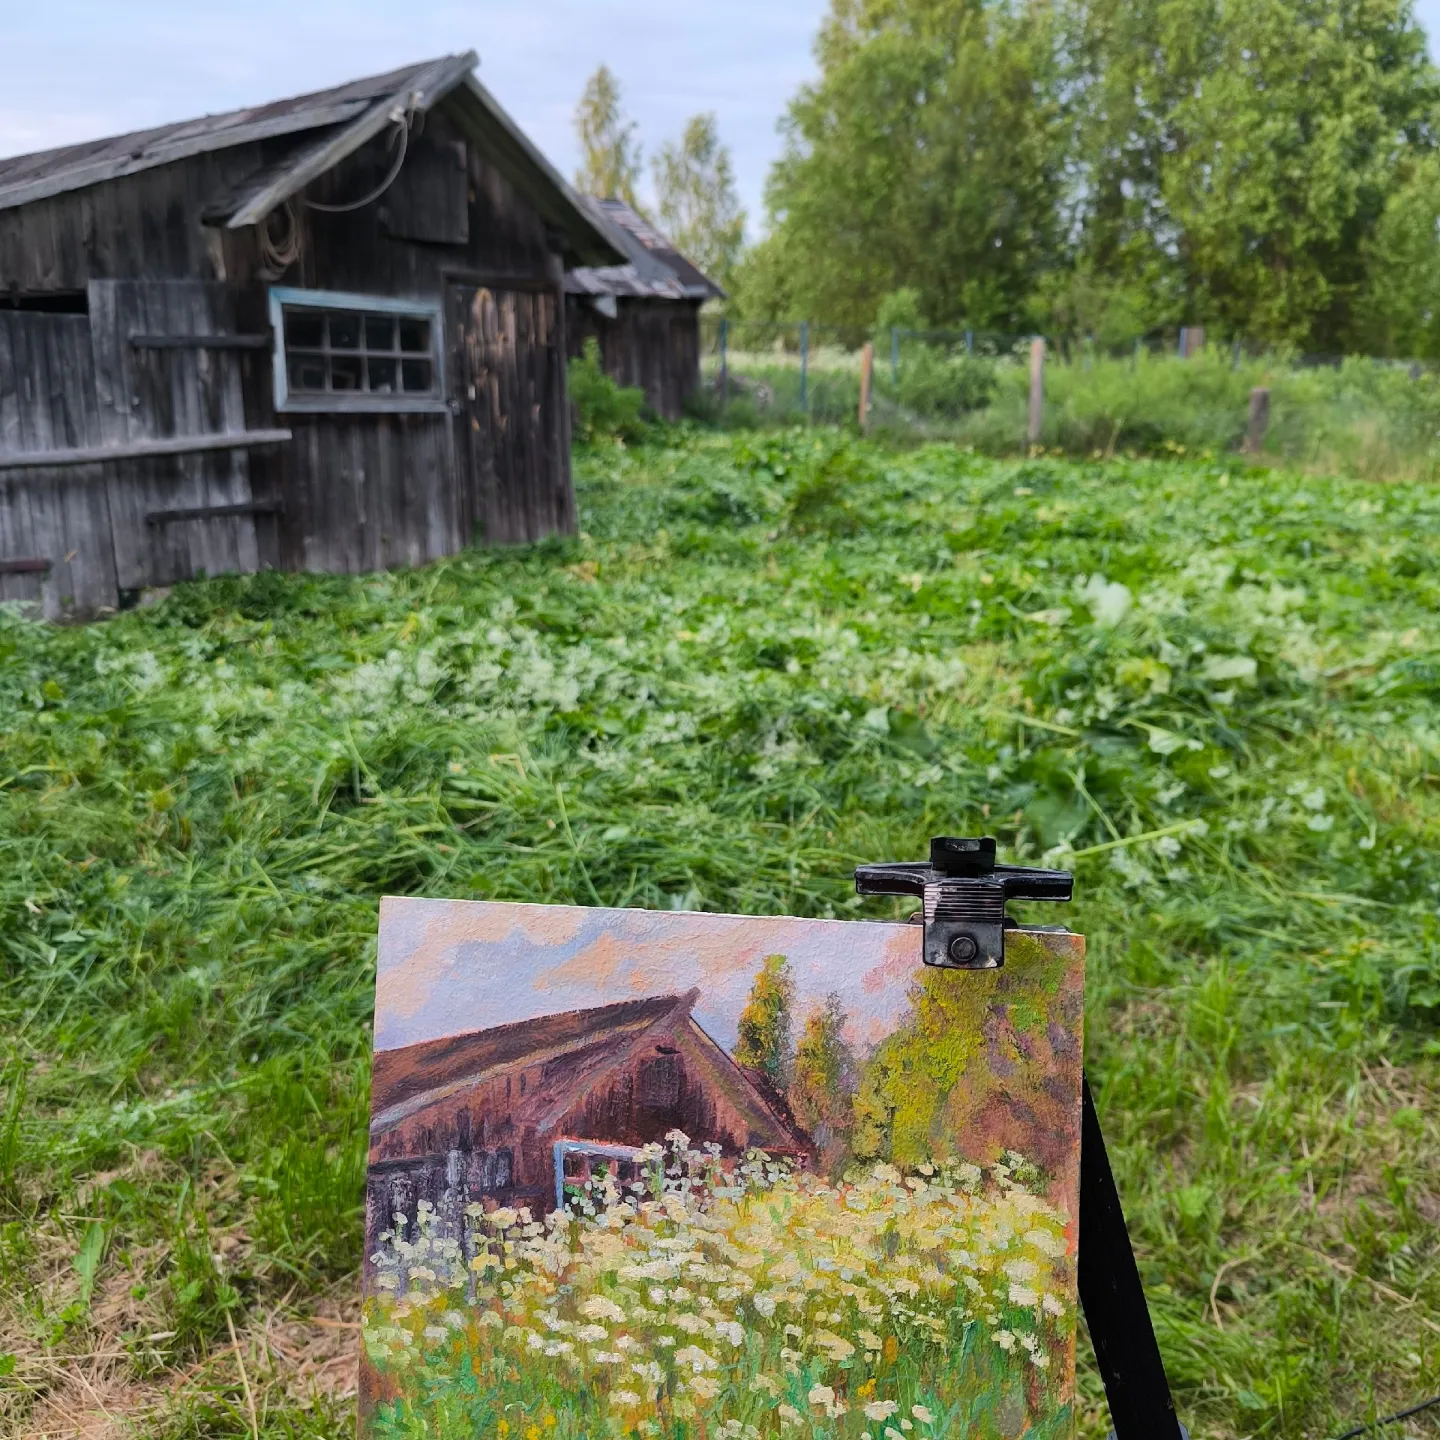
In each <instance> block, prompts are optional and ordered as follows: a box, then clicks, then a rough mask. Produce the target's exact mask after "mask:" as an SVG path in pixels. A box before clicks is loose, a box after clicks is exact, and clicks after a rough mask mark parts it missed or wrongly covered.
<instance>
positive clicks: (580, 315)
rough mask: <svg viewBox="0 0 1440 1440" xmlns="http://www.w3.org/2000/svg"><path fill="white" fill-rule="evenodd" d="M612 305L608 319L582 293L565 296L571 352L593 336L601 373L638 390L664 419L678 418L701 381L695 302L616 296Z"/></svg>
mask: <svg viewBox="0 0 1440 1440" xmlns="http://www.w3.org/2000/svg"><path fill="white" fill-rule="evenodd" d="M616 309H617V313H616V316H615V319H613V320H611V319H608V318H607V317H606V316H604V315H601V314H600V313H599V311H597V310H596V309H595V307H594V306H593V305H592V304H590V303H589V300H588V298H587V297H586V296H582V295H570V296H567V297H566V319H567V322H568V326H569V334H568V349H569V353H570V355H571V356H578V355H580V354H581V353H582V352H583V351H584V348H585V341H586V340H587V339H589V338H591V337H593V338H594V339H595V340H597V341H598V342H599V345H600V359H601V364H602V366H603V367H604V370H605V373H606V374H607V375H608V376H609V377H610V378H611V379H612V380H614V381H615V383H616V384H617V385H631V386H635V387H636V388H638V389H640V390H643V391H644V392H645V403H646V405H647V406H648V407H649V409H650V410H651V411H653V412H654V413H655V414H656V415H658V416H660V417H661V418H662V419H665V420H679V419H680V418H681V417H682V416H683V415H684V413H685V402H686V400H687V399H688V398H689V396H690V394H691V392H692V391H693V390H694V389H695V387H696V386H697V385H698V384H699V383H700V305H699V302H698V301H693V300H652V299H644V298H640V297H627V296H621V297H618V298H617V299H616Z"/></svg>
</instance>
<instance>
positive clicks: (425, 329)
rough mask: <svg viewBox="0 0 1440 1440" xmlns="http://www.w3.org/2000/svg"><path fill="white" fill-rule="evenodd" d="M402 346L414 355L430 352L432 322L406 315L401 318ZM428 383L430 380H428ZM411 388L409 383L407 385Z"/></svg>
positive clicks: (407, 387)
mask: <svg viewBox="0 0 1440 1440" xmlns="http://www.w3.org/2000/svg"><path fill="white" fill-rule="evenodd" d="M400 348H401V349H402V350H408V351H409V352H410V353H411V354H412V355H417V354H418V355H428V354H429V353H430V322H429V321H428V320H419V319H416V318H415V317H414V316H410V315H406V316H403V317H402V318H401V320H400ZM427 384H428V382H427ZM405 388H406V389H407V390H408V389H409V388H410V387H409V386H408V385H407V386H406V387H405Z"/></svg>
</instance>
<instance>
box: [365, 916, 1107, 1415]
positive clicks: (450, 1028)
mask: <svg viewBox="0 0 1440 1440" xmlns="http://www.w3.org/2000/svg"><path fill="white" fill-rule="evenodd" d="M920 941H921V930H920V928H919V927H918V926H909V925H893V924H878V923H870V922H865V921H831V920H803V919H792V918H784V917H781V918H752V917H745V916H732V915H704V914H682V913H673V912H650V911H638V910H603V909H586V908H581V907H568V906H540V905H515V904H499V903H471V902H463V901H456V902H448V901H434V900H386V901H385V902H384V903H383V905H382V909H381V919H380V954H379V967H378V974H377V983H376V1013H375V1059H374V1071H373V1091H372V1102H371V1104H372V1112H371V1128H370V1152H369V1171H368V1182H367V1203H366V1227H367V1235H366V1241H367V1244H366V1263H365V1307H364V1323H363V1328H362V1342H361V1343H362V1354H361V1375H362V1389H361V1393H362V1405H361V1411H362V1413H361V1435H362V1436H364V1437H369V1440H380V1437H385V1440H390V1437H395V1440H399V1437H409V1436H416V1437H418V1436H421V1435H424V1436H427V1437H438V1440H450V1437H454V1440H460V1437H466V1440H469V1437H472V1436H484V1437H487V1440H489V1437H497V1440H596V1437H605V1436H613V1437H616V1440H622V1437H636V1440H722V1437H725V1440H731V1437H733V1440H760V1437H776V1440H802V1437H811V1436H814V1437H820V1436H824V1437H833V1440H842V1437H844V1440H861V1437H866V1440H928V1437H930V1436H941V1435H945V1436H953V1435H965V1436H973V1437H984V1440H990V1437H994V1440H1001V1437H1019V1436H1032V1437H1044V1440H1061V1437H1070V1436H1073V1434H1074V1429H1075V1415H1074V1380H1075V1373H1074V1371H1075V1364H1074V1356H1075V1320H1076V1304H1077V1298H1076V1268H1075V1260H1076V1245H1077V1240H1078V1213H1079V1212H1078V1183H1079V1159H1080V1093H1081V1092H1080V1086H1081V1074H1080V1065H1081V1018H1082V1011H1083V992H1084V975H1083V963H1084V962H1083V954H1084V947H1083V942H1082V941H1081V939H1080V938H1079V937H1078V936H1075V935H1070V934H1066V933H1063V932H1053V931H1045V932H1042V931H1025V930H1019V931H1011V932H1010V933H1009V935H1008V937H1007V944H1006V960H1005V964H1004V966H1003V967H1002V968H1001V969H999V970H994V971H985V972H979V971H964V972H962V971H938V970H927V969H925V968H924V967H923V966H922V965H921V963H920Z"/></svg>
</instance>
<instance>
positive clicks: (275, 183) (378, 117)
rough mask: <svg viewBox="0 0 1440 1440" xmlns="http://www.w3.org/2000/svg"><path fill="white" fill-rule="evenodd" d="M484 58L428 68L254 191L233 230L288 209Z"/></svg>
mask: <svg viewBox="0 0 1440 1440" xmlns="http://www.w3.org/2000/svg"><path fill="white" fill-rule="evenodd" d="M479 58H480V57H479V56H478V55H476V53H475V52H474V51H473V50H467V51H466V52H465V53H464V54H463V55H449V56H446V58H445V59H444V60H437V61H436V62H435V63H434V64H433V65H430V66H427V67H426V68H425V69H424V70H422V71H421V72H420V73H419V74H418V75H417V76H415V78H414V79H413V80H412V81H410V83H409V84H408V85H405V86H403V87H402V88H401V89H399V90H396V91H395V92H394V93H393V94H390V95H387V96H385V98H384V99H382V100H380V101H378V102H377V103H376V104H374V105H372V106H371V107H370V108H369V109H368V110H367V111H366V112H365V113H364V114H363V115H361V116H360V117H359V118H358V119H357V120H354V121H352V122H351V123H350V124H349V125H347V126H346V127H345V128H344V129H343V130H341V131H340V133H339V134H338V135H331V136H329V137H327V138H325V139H323V140H321V141H320V142H319V143H318V144H316V145H312V146H311V147H310V149H308V150H306V151H305V152H304V153H303V154H301V155H300V156H299V157H298V158H297V159H296V161H295V162H294V164H292V165H290V166H288V167H286V168H285V169H284V170H282V171H281V172H280V173H279V174H278V175H275V176H274V177H273V178H272V179H271V180H269V181H268V182H267V183H266V184H264V185H262V186H261V187H260V189H259V190H256V191H255V192H254V193H252V194H251V195H250V196H249V197H248V198H247V199H245V200H244V201H243V202H242V203H241V205H240V208H239V209H238V210H236V211H235V213H234V214H233V215H232V216H231V217H230V219H229V220H228V222H227V227H228V228H229V229H231V230H240V229H243V228H244V227H245V226H247V225H258V224H259V223H260V221H262V220H263V219H264V218H265V217H266V216H267V215H268V214H269V213H270V212H271V211H272V210H273V209H274V208H275V207H276V206H277V205H283V204H284V203H285V201H286V200H288V199H289V198H290V197H291V196H292V195H294V194H296V193H297V192H298V191H300V190H303V189H304V188H305V187H306V186H307V185H309V184H310V183H311V182H312V181H314V180H318V179H319V178H320V176H322V175H323V174H324V173H325V172H326V171H327V170H331V169H333V168H334V167H335V166H336V165H338V164H339V163H340V162H341V161H342V160H344V159H345V158H346V157H347V156H349V155H353V154H354V153H355V151H357V150H358V149H359V148H360V147H361V146H362V145H364V144H365V143H366V141H368V140H372V139H373V138H374V137H375V136H376V135H378V134H379V133H380V132H381V131H382V130H383V129H384V128H385V127H386V126H387V125H390V124H393V123H394V121H395V120H396V118H397V111H398V112H399V115H404V113H405V112H406V111H407V110H412V109H413V110H416V111H425V110H428V109H429V108H430V107H431V106H432V105H433V104H434V103H435V102H436V101H437V100H440V99H441V98H443V97H444V96H445V95H446V94H448V93H449V91H451V90H452V89H454V88H455V86H456V85H457V84H459V82H460V81H461V80H463V79H464V77H465V76H466V75H468V74H469V73H470V72H471V71H472V70H473V69H474V68H475V66H476V64H478V63H479Z"/></svg>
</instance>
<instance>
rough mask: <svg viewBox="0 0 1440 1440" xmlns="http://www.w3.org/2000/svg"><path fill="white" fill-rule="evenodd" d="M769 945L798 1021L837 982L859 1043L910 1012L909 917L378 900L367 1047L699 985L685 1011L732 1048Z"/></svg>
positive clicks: (914, 956)
mask: <svg viewBox="0 0 1440 1440" xmlns="http://www.w3.org/2000/svg"><path fill="white" fill-rule="evenodd" d="M775 954H783V955H785V956H786V957H787V959H788V960H789V961H790V968H791V973H792V974H793V976H794V979H795V990H796V1003H795V1016H796V1019H797V1021H799V1022H800V1023H803V1022H804V1019H805V1017H806V1016H807V1015H808V1014H809V1013H810V1011H811V1010H813V1009H815V1008H816V1007H818V1006H820V1005H822V1004H823V1003H824V1000H825V997H826V996H827V995H828V994H830V993H832V992H834V993H836V994H838V995H839V996H840V998H841V1001H842V1003H843V1005H844V1007H845V1012H846V1016H847V1022H846V1023H847V1029H846V1039H847V1040H849V1041H850V1043H851V1044H852V1045H854V1046H856V1047H857V1048H859V1049H861V1050H864V1049H867V1048H868V1047H869V1046H871V1045H873V1044H875V1043H877V1042H878V1041H880V1040H882V1039H883V1038H884V1037H885V1036H886V1035H888V1034H889V1033H890V1031H891V1030H893V1029H894V1027H895V1025H896V1023H897V1022H898V1020H899V1019H900V1017H901V1016H902V1015H903V1014H904V1013H905V1012H906V1010H907V1009H908V1005H909V998H908V997H909V992H910V987H911V985H912V984H913V982H914V980H915V974H916V972H917V971H918V970H919V968H920V927H919V926H916V925H894V924H884V923H880V922H876V921H861V920H797V919H791V918H787V917H784V916H781V917H773V916H772V917H755V916H737V915H695V914H680V913H676V912H672V911H665V910H590V909H586V908H584V907H582V906H576V905H511V904H503V903H494V902H486V901H465V900H404V899H393V898H387V899H385V900H384V901H382V902H381V907H380V952H379V957H378V964H377V966H376V980H375V1048H376V1049H377V1050H393V1049H397V1048H399V1047H400V1046H403V1045H415V1044H418V1043H419V1042H421V1041H423V1040H435V1039H439V1038H440V1037H442V1036H445V1035H460V1034H465V1033H467V1032H469V1031H472V1030H486V1029H489V1028H490V1027H491V1026H493V1025H507V1024H511V1023H513V1022H515V1021H518V1020H533V1019H535V1018H537V1017H538V1016H541V1015H556V1014H563V1013H566V1012H568V1011H571V1010H585V1009H589V1008H590V1007H592V1006H595V1005H607V1004H612V1003H614V1002H616V1001H620V1000H640V999H645V998H647V997H649V996H653V995H677V994H683V993H684V992H685V991H687V990H689V989H691V988H692V987H696V988H698V989H699V990H700V992H701V993H700V998H699V999H698V1000H697V1002H696V1004H695V1010H694V1014H695V1018H696V1020H697V1021H698V1022H699V1023H700V1027H701V1029H703V1030H704V1031H705V1033H706V1034H707V1035H709V1036H710V1038H711V1039H712V1040H715V1041H717V1042H718V1043H719V1044H720V1045H722V1046H724V1048H725V1049H726V1050H730V1049H733V1047H734V1045H735V1040H736V1036H737V1033H738V1032H737V1025H738V1022H739V1019H740V1012H741V1010H742V1009H744V1007H745V1002H746V999H747V998H748V996H749V993H750V986H751V983H752V982H753V980H754V977H755V975H756V973H757V972H758V971H759V969H760V967H761V965H762V963H763V962H764V959H765V957H766V956H767V955H775Z"/></svg>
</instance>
